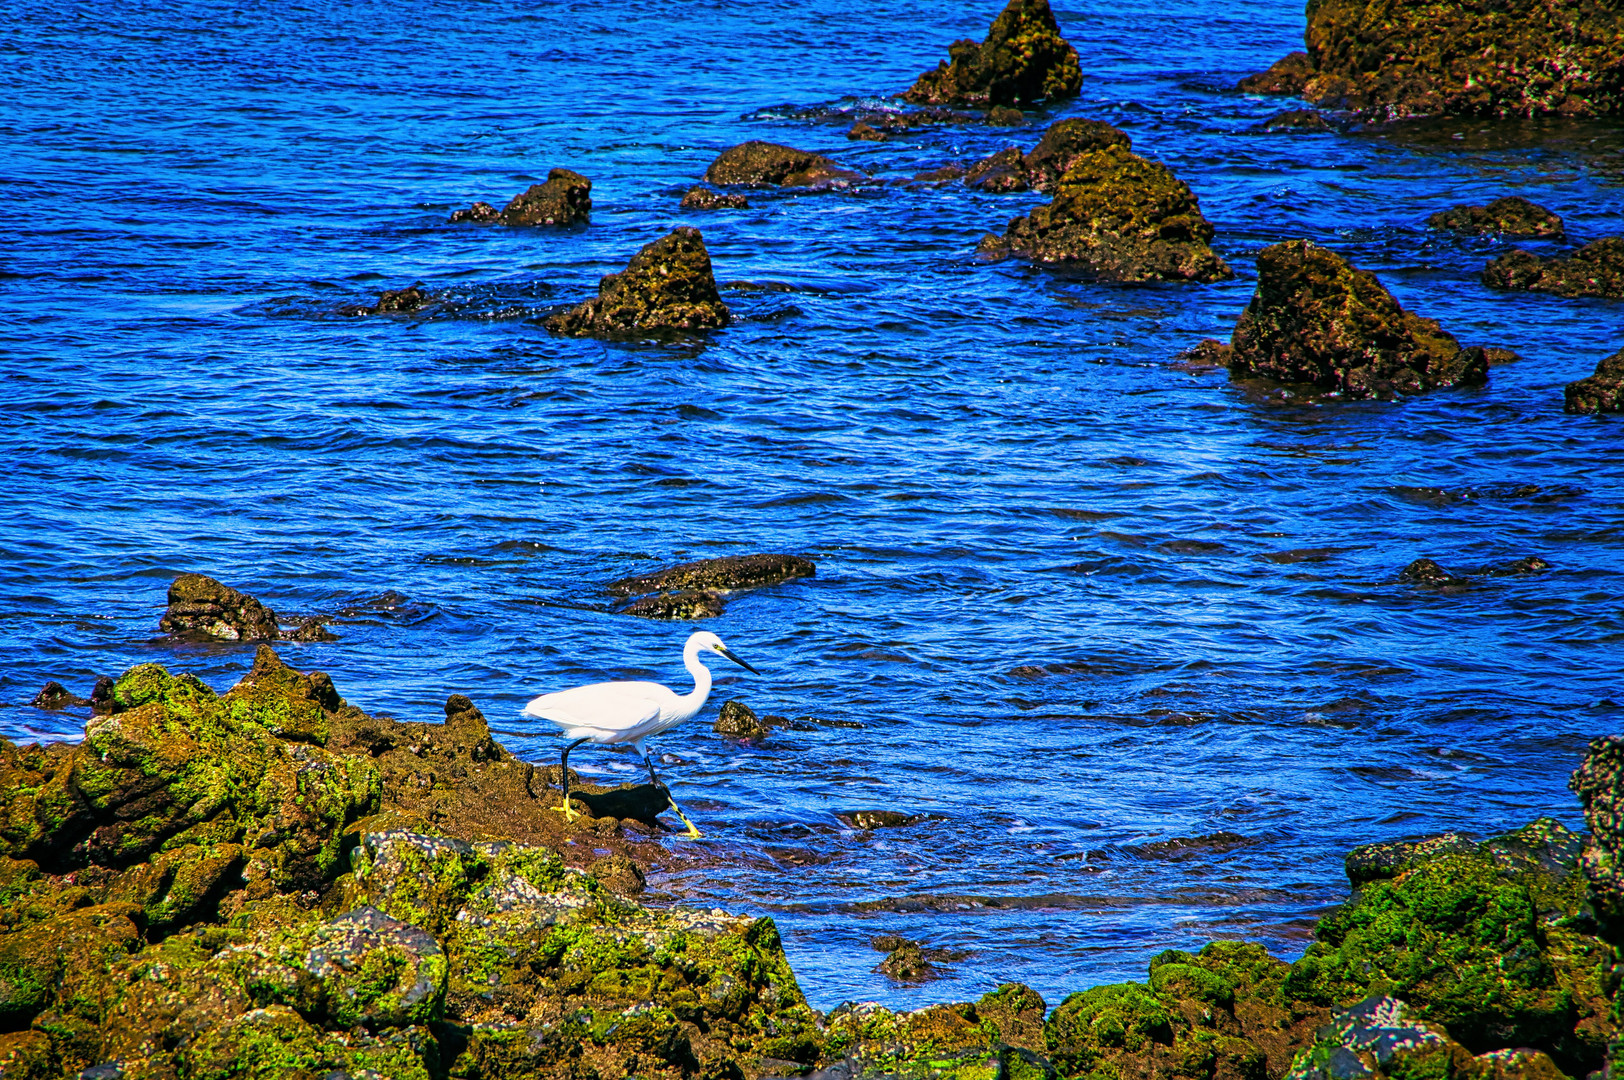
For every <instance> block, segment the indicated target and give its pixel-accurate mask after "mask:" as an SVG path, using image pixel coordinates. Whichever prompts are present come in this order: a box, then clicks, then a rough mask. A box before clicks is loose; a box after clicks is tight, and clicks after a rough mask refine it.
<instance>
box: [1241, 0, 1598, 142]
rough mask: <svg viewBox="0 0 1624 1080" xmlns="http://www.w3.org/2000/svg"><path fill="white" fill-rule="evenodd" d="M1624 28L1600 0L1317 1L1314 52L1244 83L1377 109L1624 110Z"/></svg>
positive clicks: (1436, 112)
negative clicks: (1621, 47)
mask: <svg viewBox="0 0 1624 1080" xmlns="http://www.w3.org/2000/svg"><path fill="white" fill-rule="evenodd" d="M1619 33H1620V17H1619V13H1618V11H1617V9H1616V8H1614V7H1612V6H1610V5H1607V4H1600V3H1569V4H1556V5H1553V4H1547V3H1543V2H1541V0H1506V2H1505V3H1500V4H1492V5H1449V4H1432V5H1411V6H1402V7H1399V6H1390V5H1382V4H1379V3H1376V2H1374V0H1326V2H1319V3H1312V4H1310V5H1309V7H1308V29H1307V31H1306V33H1305V34H1304V41H1305V43H1306V44H1307V46H1308V53H1307V56H1306V58H1304V59H1306V60H1307V64H1306V65H1304V64H1303V62H1302V60H1297V59H1293V58H1295V57H1299V56H1301V55H1302V54H1293V57H1292V58H1288V60H1292V63H1291V64H1289V65H1286V66H1284V67H1282V66H1281V65H1276V68H1271V69H1270V71H1269V72H1266V73H1264V76H1262V77H1257V76H1254V79H1257V80H1258V81H1257V82H1251V81H1250V80H1248V81H1244V82H1243V83H1242V84H1241V89H1243V90H1251V91H1253V92H1259V93H1290V94H1300V95H1301V96H1302V97H1304V98H1307V99H1308V100H1309V101H1312V102H1315V103H1317V104H1321V105H1327V106H1330V107H1334V108H1346V109H1349V110H1352V111H1355V112H1357V113H1360V114H1361V115H1364V116H1366V117H1370V118H1373V119H1378V120H1397V119H1405V118H1410V117H1422V116H1481V117H1532V116H1544V115H1558V116H1574V117H1601V116H1617V115H1620V114H1621V113H1624V66H1621V65H1620V64H1619V63H1618V35H1619ZM1282 63H1284V62H1282ZM1277 68H1279V70H1278V71H1277V70H1276V69H1277ZM1299 79H1300V80H1301V81H1300V82H1299ZM1270 85H1272V86H1273V87H1274V88H1273V89H1270V88H1268V86H1270Z"/></svg>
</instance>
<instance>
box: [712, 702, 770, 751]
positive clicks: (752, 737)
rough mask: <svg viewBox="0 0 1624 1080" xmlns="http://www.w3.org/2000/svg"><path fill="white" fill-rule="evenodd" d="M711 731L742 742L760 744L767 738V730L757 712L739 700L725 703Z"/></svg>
mask: <svg viewBox="0 0 1624 1080" xmlns="http://www.w3.org/2000/svg"><path fill="white" fill-rule="evenodd" d="M711 730H712V731H714V732H716V734H718V735H726V736H727V737H728V738H730V739H738V740H739V741H740V742H760V741H761V740H762V739H765V738H766V737H767V728H766V727H765V726H764V725H763V724H762V722H761V721H760V720H758V719H756V714H755V711H754V710H753V709H751V708H750V706H748V705H746V704H745V703H744V702H742V701H740V700H738V699H737V698H734V699H733V700H732V701H728V702H724V703H723V705H722V710H721V712H720V713H718V714H717V716H716V723H714V724H712V725H711Z"/></svg>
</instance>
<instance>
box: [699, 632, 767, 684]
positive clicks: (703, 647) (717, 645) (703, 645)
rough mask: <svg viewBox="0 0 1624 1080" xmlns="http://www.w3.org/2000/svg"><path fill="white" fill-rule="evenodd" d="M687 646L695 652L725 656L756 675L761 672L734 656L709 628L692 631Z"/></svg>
mask: <svg viewBox="0 0 1624 1080" xmlns="http://www.w3.org/2000/svg"><path fill="white" fill-rule="evenodd" d="M688 647H689V648H690V649H693V650H694V651H695V652H713V653H716V654H717V655H719V656H725V657H727V658H728V659H729V660H731V661H733V662H734V663H735V664H737V665H739V666H740V667H742V668H744V669H745V670H746V671H750V672H753V673H754V674H757V675H760V674H761V672H759V671H756V669H755V668H753V667H751V666H750V665H749V664H746V663H745V662H744V661H743V660H740V659H739V658H738V657H737V656H734V655H733V653H732V651H731V650H729V649H728V647H727V646H726V645H723V644H722V639H721V638H719V637H717V636H716V635H715V634H713V633H711V632H710V631H709V630H696V631H694V633H693V634H692V635H691V636H690V637H689V638H688Z"/></svg>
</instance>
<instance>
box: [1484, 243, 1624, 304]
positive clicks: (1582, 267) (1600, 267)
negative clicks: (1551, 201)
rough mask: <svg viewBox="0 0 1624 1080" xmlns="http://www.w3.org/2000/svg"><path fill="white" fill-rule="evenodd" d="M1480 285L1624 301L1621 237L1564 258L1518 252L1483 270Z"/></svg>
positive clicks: (1623, 250) (1587, 246) (1623, 264)
mask: <svg viewBox="0 0 1624 1080" xmlns="http://www.w3.org/2000/svg"><path fill="white" fill-rule="evenodd" d="M1483 284H1485V285H1487V286H1489V287H1490V288H1493V289H1527V290H1530V291H1532V292H1548V293H1555V294H1556V295H1557V296H1569V297H1573V296H1602V297H1607V298H1608V299H1612V300H1617V299H1620V298H1624V236H1609V237H1605V238H1603V239H1601V240H1596V241H1593V242H1591V243H1589V244H1586V245H1585V246H1584V247H1582V248H1580V249H1579V250H1577V251H1575V252H1574V253H1573V254H1572V255H1571V256H1569V257H1565V258H1564V257H1560V256H1552V257H1550V258H1541V257H1540V256H1538V255H1535V254H1533V253H1532V252H1527V251H1524V250H1522V249H1521V248H1518V249H1517V250H1515V251H1513V252H1511V253H1510V254H1507V255H1502V256H1500V257H1499V258H1498V259H1495V260H1493V261H1492V262H1490V263H1489V265H1488V266H1486V267H1484V268H1483Z"/></svg>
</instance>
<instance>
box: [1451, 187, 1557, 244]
mask: <svg viewBox="0 0 1624 1080" xmlns="http://www.w3.org/2000/svg"><path fill="white" fill-rule="evenodd" d="M1427 227H1428V228H1429V229H1444V230H1447V231H1448V232H1457V233H1466V234H1468V235H1473V236H1535V237H1551V238H1556V237H1560V236H1561V235H1562V219H1561V218H1560V217H1558V216H1557V215H1556V214H1553V213H1551V212H1550V211H1549V210H1547V209H1545V208H1544V207H1543V206H1537V205H1535V204H1534V203H1531V202H1529V201H1528V200H1527V199H1525V198H1523V197H1522V196H1521V195H1507V196H1506V197H1505V198H1503V199H1495V200H1494V201H1493V202H1491V203H1489V204H1488V205H1487V206H1456V207H1452V208H1450V209H1448V210H1440V211H1438V212H1437V213H1436V214H1433V215H1432V216H1430V217H1429V218H1427Z"/></svg>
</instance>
